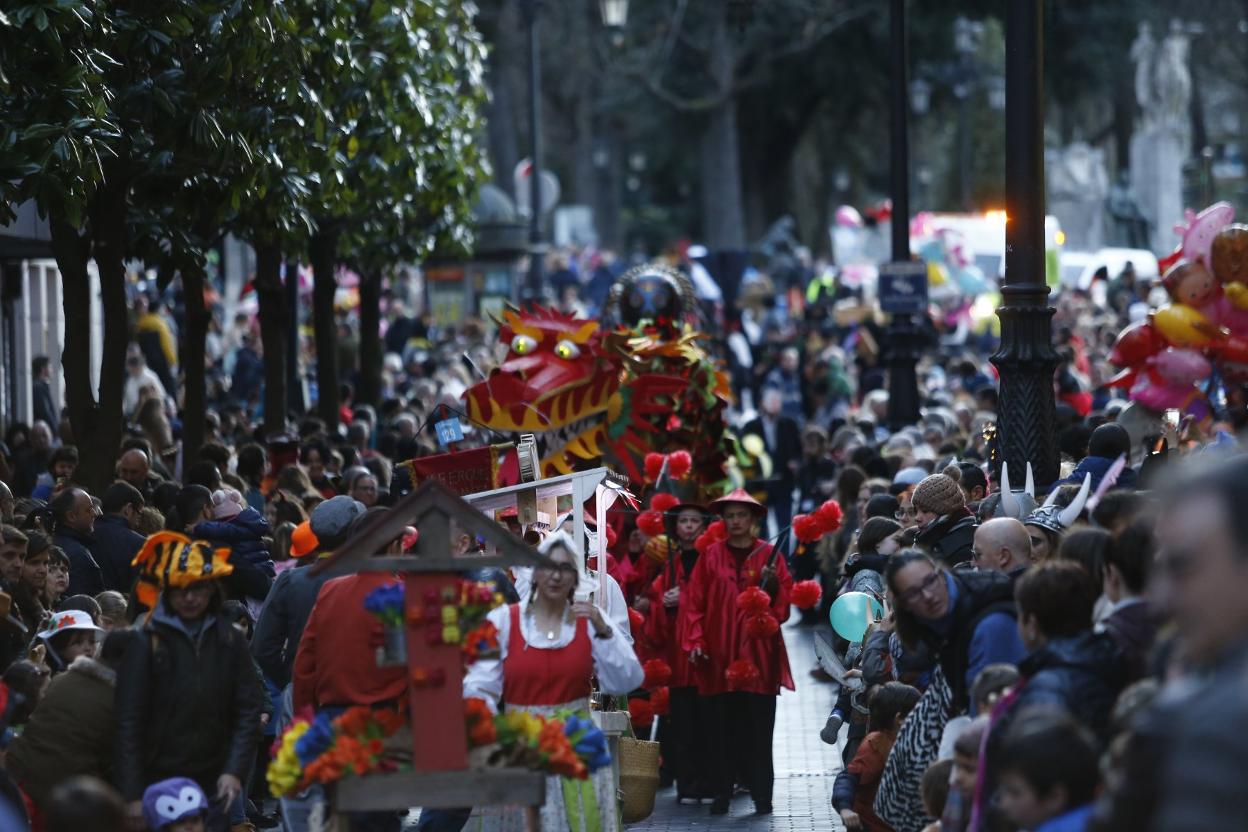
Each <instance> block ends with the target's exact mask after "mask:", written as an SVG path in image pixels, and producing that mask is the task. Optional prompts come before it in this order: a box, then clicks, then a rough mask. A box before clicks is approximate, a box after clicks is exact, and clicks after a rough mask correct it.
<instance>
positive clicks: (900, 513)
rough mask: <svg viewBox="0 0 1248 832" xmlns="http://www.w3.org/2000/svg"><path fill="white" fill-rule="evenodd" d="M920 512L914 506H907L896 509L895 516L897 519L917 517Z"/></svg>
mask: <svg viewBox="0 0 1248 832" xmlns="http://www.w3.org/2000/svg"><path fill="white" fill-rule="evenodd" d="M918 514H919V513H918V512H917V511H915V509H914V506H906V507H905V508H899V509H897V510H896V511H894V512H893V518H894V519H895V520H905V519H906V518H907V517H917V516H918Z"/></svg>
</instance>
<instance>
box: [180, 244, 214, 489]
mask: <svg viewBox="0 0 1248 832" xmlns="http://www.w3.org/2000/svg"><path fill="white" fill-rule="evenodd" d="M182 295H183V298H184V300H185V306H186V338H185V343H184V345H183V352H182V355H181V361H182V379H183V381H182V384H183V385H184V386H183V388H182V394H183V399H182V413H183V416H182V459H183V461H184V464H185V465H190V464H191V463H193V462H196V461H198V459H199V449H200V447H201V446H203V444H204V428H205V422H206V419H207V405H206V403H205V392H206V391H205V379H204V360H205V359H204V353H205V347H204V342H205V340H206V339H207V338H208V309H207V308H206V307H205V306H204V270H203V268H202V267H200V266H192V267H190V268H186V269H183V270H182Z"/></svg>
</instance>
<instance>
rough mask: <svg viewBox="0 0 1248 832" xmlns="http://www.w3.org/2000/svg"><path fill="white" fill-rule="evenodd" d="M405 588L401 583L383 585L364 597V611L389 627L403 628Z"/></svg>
mask: <svg viewBox="0 0 1248 832" xmlns="http://www.w3.org/2000/svg"><path fill="white" fill-rule="evenodd" d="M404 595H405V592H404V587H403V584H401V583H399V582H397V581H396V582H395V583H388V584H382V585H381V586H379V587H377V588H376V589H374V590H373V591H372V592H370V593H368V595H366V596H365V597H364V609H366V610H368V611H369V612H371V613H372V614H373V615H375V616H377V617H378V618H380V619H381V622H382V624H384V625H385V626H387V627H401V626H403V603H404Z"/></svg>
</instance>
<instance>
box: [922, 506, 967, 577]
mask: <svg viewBox="0 0 1248 832" xmlns="http://www.w3.org/2000/svg"><path fill="white" fill-rule="evenodd" d="M977 528H978V525H977V524H976V522H975V515H973V514H971V512H970V511H969V510H968V509H962V510H961V511H960V512H958V513H957V514H946V515H945V516H943V517H940V518H938V519H936V520H933V521H932V522H931V523H929V524H928V525H926V526H924V527H923V528H922V529H921V530H920V531H919V535H918V537H916V538H915V541H914V542H915V543H917V544H918V545H920V546H922V547H923V548H925V549H927V550H928V551H930V552H931V553H932V556H933V557H935V558H936V559H937V560H939V561H942V562H944V563H946V564H948V565H949V566H957V565H958V564H960V563H966V562H968V561H970V560H971V559H972V558H973V557H974V555H973V554H972V549H973V547H974V545H975V529H977Z"/></svg>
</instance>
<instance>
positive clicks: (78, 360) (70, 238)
mask: <svg viewBox="0 0 1248 832" xmlns="http://www.w3.org/2000/svg"><path fill="white" fill-rule="evenodd" d="M50 225H51V231H52V254H53V256H54V257H55V258H56V266H57V268H58V269H59V270H60V272H61V301H62V304H63V305H64V307H65V349H64V351H63V352H62V353H61V366H62V367H63V368H64V371H65V408H66V410H68V411H69V423H70V425H72V426H73V431H74V438H75V439H76V440H77V442H78V445H79V453H80V458H81V463H80V465H79V467H78V470H77V471H76V472H75V475H74V479H76V480H78V481H79V482H81V483H84V484H85V483H86V482H87V480H86V479H85V477H86V475H87V474H88V472H91V473H92V475H94V473H95V469H96V468H98V466H99V463H97V462H96V461H95V457H96V455H97V454H96V450H98V449H97V447H96V446H95V445H94V444H92V443H90V442H89V441H88V440H89V439H91V438H93V437H92V434H91V432H90V428H91V426H93V425H95V424H96V423H97V420H96V415H97V413H98V411H99V405H98V404H97V403H96V401H95V393H94V392H93V391H92V389H91V278H90V276H89V275H88V274H87V261H88V260H89V259H90V256H91V243H90V241H89V240H88V239H87V238H86V237H85V236H84V235H82V234H80V233H79V232H78V230H77V229H76V228H74V227H73V226H71V225H69V224H67V223H65V222H63V221H60V220H58V219H56V218H53V219H52V220H51V223H50ZM106 325H107V323H106Z"/></svg>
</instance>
